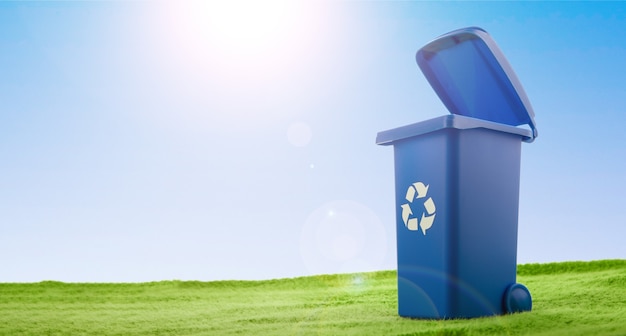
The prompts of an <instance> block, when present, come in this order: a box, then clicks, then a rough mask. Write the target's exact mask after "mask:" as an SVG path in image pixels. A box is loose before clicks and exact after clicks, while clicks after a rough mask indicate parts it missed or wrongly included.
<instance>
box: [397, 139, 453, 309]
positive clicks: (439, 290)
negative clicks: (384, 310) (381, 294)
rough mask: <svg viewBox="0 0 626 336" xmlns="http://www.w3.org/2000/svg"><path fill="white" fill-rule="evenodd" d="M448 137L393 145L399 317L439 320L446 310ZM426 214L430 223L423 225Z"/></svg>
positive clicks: (448, 279) (447, 274)
mask: <svg viewBox="0 0 626 336" xmlns="http://www.w3.org/2000/svg"><path fill="white" fill-rule="evenodd" d="M450 137H454V134H452V133H451V132H449V130H445V129H444V130H441V131H437V132H432V133H428V134H424V135H422V136H419V137H414V138H410V139H406V140H403V141H398V142H396V143H394V160H395V185H396V223H397V225H396V235H397V249H398V312H399V314H400V315H401V316H407V317H424V318H441V317H444V316H445V315H446V312H447V311H449V307H448V298H447V295H448V294H449V291H448V290H447V285H446V284H447V283H448V282H449V281H450V278H449V273H448V272H447V270H446V267H447V262H446V251H445V249H446V244H447V239H446V231H447V228H446V223H448V222H449V221H450V220H449V219H448V215H449V214H448V213H447V211H446V209H447V208H449V207H448V206H447V205H446V202H447V199H446V188H447V186H446V184H447V180H446V174H445V172H446V167H447V166H448V165H449V162H448V160H449V157H448V155H446V153H447V152H448V146H449V143H450V139H449V138H450ZM418 189H419V190H418ZM420 193H421V194H420ZM407 196H408V197H407ZM429 200H431V201H429ZM433 205H434V208H435V209H434V210H435V211H434V213H430V212H432V211H430V212H429V210H433V209H432V207H433ZM427 207H428V209H427ZM407 209H410V213H409V212H408V210H407ZM433 216H434V217H433ZM428 217H430V218H431V219H432V225H431V226H430V227H429V228H426V226H428V224H429V223H430V222H429V221H430V219H428ZM422 218H424V219H422ZM424 224H425V225H424Z"/></svg>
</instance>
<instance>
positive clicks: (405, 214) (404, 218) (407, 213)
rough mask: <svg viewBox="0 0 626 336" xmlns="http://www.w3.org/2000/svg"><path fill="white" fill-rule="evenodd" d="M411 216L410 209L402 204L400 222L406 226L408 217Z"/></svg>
mask: <svg viewBox="0 0 626 336" xmlns="http://www.w3.org/2000/svg"><path fill="white" fill-rule="evenodd" d="M412 214H413V211H411V207H410V206H409V205H408V204H402V221H403V222H404V225H407V221H408V219H409V216H411V215H412Z"/></svg>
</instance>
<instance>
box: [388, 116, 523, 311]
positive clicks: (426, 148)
mask: <svg viewBox="0 0 626 336" xmlns="http://www.w3.org/2000/svg"><path fill="white" fill-rule="evenodd" d="M530 136H531V132H530V131H528V130H526V129H520V128H517V127H513V126H508V125H501V124H496V123H493V122H488V121H484V120H479V119H474V118H468V117H464V116H459V115H448V116H442V117H439V118H435V119H431V120H427V121H424V122H421V123H417V124H413V125H409V126H404V127H400V128H397V129H394V130H389V131H385V132H381V133H379V134H378V138H377V143H378V144H381V145H393V147H394V161H395V194H396V195H395V196H396V209H397V210H396V230H397V231H396V233H397V253H398V255H397V258H398V312H399V314H400V316H404V317H415V318H434V319H440V318H469V317H478V316H487V315H496V314H503V313H504V312H505V308H504V302H503V300H504V296H505V292H506V290H507V288H508V287H509V286H511V285H512V284H514V283H515V277H516V265H517V262H516V254H517V221H518V204H519V174H520V156H521V155H520V154H521V153H520V151H521V142H522V141H523V140H525V139H528V138H529V137H530ZM415 183H422V185H423V186H425V187H427V189H424V188H422V190H421V191H422V195H419V193H417V192H415V190H414V191H409V189H410V188H413V187H412V186H414V184H415ZM416 189H417V187H416ZM424 191H425V192H424ZM414 195H415V196H414ZM409 199H412V200H410V201H409ZM428 199H432V202H431V204H430V206H427V204H426V203H427V201H428ZM407 204H408V205H409V207H410V208H411V214H410V215H409V216H408V217H410V218H417V220H418V221H419V222H420V226H419V228H418V229H417V230H415V227H413V230H410V229H409V227H408V226H407V224H406V223H407V214H408V211H407V210H406V207H407V206H406V205H407ZM433 209H434V211H433ZM429 215H430V217H431V219H432V221H431V222H432V223H428V222H429V220H424V219H423V217H428V216H429ZM433 216H434V217H433ZM409 220H410V219H409ZM422 222H426V226H428V225H429V224H430V225H431V226H430V227H429V228H427V229H426V230H424V229H423V228H422V227H421V224H422Z"/></svg>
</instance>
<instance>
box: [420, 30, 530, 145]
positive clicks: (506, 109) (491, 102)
mask: <svg viewBox="0 0 626 336" xmlns="http://www.w3.org/2000/svg"><path fill="white" fill-rule="evenodd" d="M415 58H416V60H417V64H418V65H419V67H420V69H421V70H422V72H423V73H424V75H425V76H426V79H427V80H428V82H429V83H430V85H431V86H432V87H433V89H434V90H435V92H436V93H437V95H438V96H439V98H440V99H441V100H442V101H443V103H444V105H445V106H446V108H447V109H448V111H450V113H453V114H459V115H463V116H467V117H472V118H478V119H483V120H488V121H493V122H496V123H502V124H506V125H511V126H520V125H525V124H526V125H528V126H529V127H530V129H531V131H532V136H531V137H530V138H527V139H525V140H524V141H526V142H532V141H533V140H534V139H535V137H537V129H536V126H535V120H534V116H535V113H534V112H533V108H532V106H531V105H530V101H529V100H528V97H527V96H526V93H525V92H524V89H523V88H522V85H521V84H520V82H519V80H518V79H517V76H516V75H515V73H514V72H513V69H512V68H511V65H510V64H509V62H508V61H507V60H506V58H505V57H504V55H503V54H502V51H500V49H499V48H498V46H497V45H496V43H495V42H494V40H493V39H492V38H491V37H490V36H489V34H487V32H486V31H484V30H483V29H481V28H478V27H469V28H463V29H459V30H455V31H452V32H450V33H447V34H444V35H442V36H440V37H438V38H436V39H435V40H434V41H432V42H430V43H428V44H427V45H425V46H424V47H422V48H421V49H420V50H418V51H417V54H416V56H415Z"/></svg>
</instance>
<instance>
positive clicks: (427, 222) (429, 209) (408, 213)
mask: <svg viewBox="0 0 626 336" xmlns="http://www.w3.org/2000/svg"><path fill="white" fill-rule="evenodd" d="M427 194H428V186H427V185H424V183H422V182H416V183H413V184H412V185H410V186H409V188H408V189H407V190H406V196H405V198H406V200H407V201H408V203H404V204H402V205H401V206H400V207H401V208H402V221H403V222H404V226H406V228H407V229H409V230H411V231H417V229H418V225H419V227H421V228H422V233H423V234H424V235H426V230H428V229H430V227H431V226H433V222H434V221H435V210H436V208H435V202H433V199H432V197H428V198H426V195H427ZM424 199H425V200H424ZM421 200H424V212H422V216H421V218H420V219H419V221H418V219H417V217H413V210H411V204H413V201H421ZM416 203H417V202H416Z"/></svg>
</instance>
